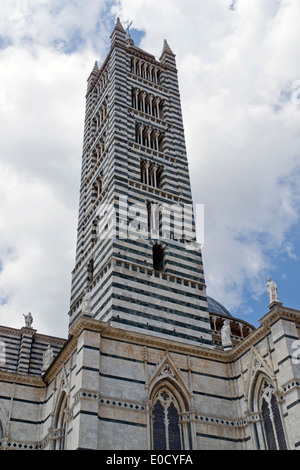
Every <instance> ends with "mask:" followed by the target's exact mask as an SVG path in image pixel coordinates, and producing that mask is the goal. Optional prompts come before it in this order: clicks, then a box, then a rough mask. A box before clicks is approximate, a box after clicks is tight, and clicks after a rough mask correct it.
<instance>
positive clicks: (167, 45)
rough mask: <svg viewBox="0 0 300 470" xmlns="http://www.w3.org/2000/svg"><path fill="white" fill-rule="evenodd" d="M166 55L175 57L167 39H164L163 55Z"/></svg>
mask: <svg viewBox="0 0 300 470" xmlns="http://www.w3.org/2000/svg"><path fill="white" fill-rule="evenodd" d="M164 53H167V54H171V55H173V56H175V54H174V52H173V51H172V49H171V48H170V46H169V44H168V42H167V40H166V39H164V46H163V50H162V53H161V55H163V54H164Z"/></svg>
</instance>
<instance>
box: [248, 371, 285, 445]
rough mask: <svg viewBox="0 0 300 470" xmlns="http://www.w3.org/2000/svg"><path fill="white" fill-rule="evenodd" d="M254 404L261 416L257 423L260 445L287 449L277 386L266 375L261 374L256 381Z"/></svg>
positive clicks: (254, 408)
mask: <svg viewBox="0 0 300 470" xmlns="http://www.w3.org/2000/svg"><path fill="white" fill-rule="evenodd" d="M252 406H253V410H254V411H257V412H258V413H259V415H260V417H261V419H260V422H259V423H257V424H256V426H257V429H256V431H257V432H256V435H257V439H258V446H259V447H260V448H265V449H267V450H286V449H287V444H286V439H285V434H284V428H283V423H282V418H281V413H280V407H279V404H278V400H277V397H276V393H275V388H274V386H273V384H272V383H271V381H270V380H269V379H268V378H267V377H266V376H263V375H261V376H260V377H259V378H258V379H257V381H256V386H255V391H254V394H253V400H252Z"/></svg>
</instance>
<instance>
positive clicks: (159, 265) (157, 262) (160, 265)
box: [152, 243, 165, 271]
mask: <svg viewBox="0 0 300 470" xmlns="http://www.w3.org/2000/svg"><path fill="white" fill-rule="evenodd" d="M152 252H153V269H154V270H155V271H163V270H164V264H165V250H164V248H163V246H162V245H160V244H158V243H157V244H155V245H153V248H152Z"/></svg>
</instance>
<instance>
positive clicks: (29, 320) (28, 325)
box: [23, 312, 33, 328]
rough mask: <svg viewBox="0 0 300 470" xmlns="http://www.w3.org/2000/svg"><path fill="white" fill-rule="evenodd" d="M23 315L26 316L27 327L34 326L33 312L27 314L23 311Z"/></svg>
mask: <svg viewBox="0 0 300 470" xmlns="http://www.w3.org/2000/svg"><path fill="white" fill-rule="evenodd" d="M23 317H24V318H25V326H26V327H27V328H32V322H33V317H32V315H31V313H30V312H29V313H27V315H24V313H23Z"/></svg>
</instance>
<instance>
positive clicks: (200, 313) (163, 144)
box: [69, 19, 212, 347]
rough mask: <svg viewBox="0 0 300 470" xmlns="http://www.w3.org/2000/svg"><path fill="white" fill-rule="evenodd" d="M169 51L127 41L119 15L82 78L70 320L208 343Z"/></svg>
mask: <svg viewBox="0 0 300 470" xmlns="http://www.w3.org/2000/svg"><path fill="white" fill-rule="evenodd" d="M195 240H196V238H195V224H194V220H193V209H192V198H191V188H190V181H189V171H188V163H187V157H186V146H185V138H184V129H183V122H182V113H181V103H180V94H179V89H178V78H177V70H176V62H175V55H174V54H173V52H172V50H171V49H170V47H169V45H168V43H167V41H164V44H163V50H162V54H161V57H160V59H159V60H157V59H156V58H155V57H154V56H153V55H151V54H149V53H148V52H145V51H143V50H141V49H140V48H138V47H137V46H135V44H134V42H133V40H132V39H131V38H130V36H129V34H126V32H125V30H124V29H123V26H122V24H121V23H120V20H119V19H118V20H117V22H116V25H115V28H114V30H113V32H112V34H111V48H110V51H109V53H108V56H107V58H106V59H105V61H104V63H103V64H102V66H101V67H100V68H99V67H98V64H97V63H96V64H95V66H94V68H93V70H92V72H91V74H90V76H89V78H88V82H87V94H86V114H85V126H84V142H83V155H82V174H81V186H80V207H79V219H78V238H77V250H76V264H75V268H74V270H73V276H72V288H71V306H70V311H69V317H70V326H71V325H72V324H73V323H74V322H75V321H76V319H77V318H78V317H79V316H81V315H89V316H91V317H93V318H95V319H98V320H101V321H105V322H110V323H111V324H112V325H113V326H114V327H116V328H121V329H124V328H125V329H127V330H131V331H134V332H137V333H142V334H146V335H152V336H153V335H154V336H156V337H161V338H164V339H168V340H176V341H181V342H184V343H189V344H195V345H201V346H206V347H211V345H212V341H211V329H210V323H209V314H208V308H207V296H206V288H205V280H204V273H203V265H202V255H201V250H200V247H199V245H198V244H197V243H196V241H195Z"/></svg>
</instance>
